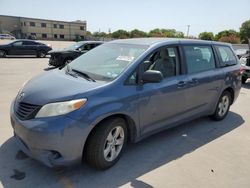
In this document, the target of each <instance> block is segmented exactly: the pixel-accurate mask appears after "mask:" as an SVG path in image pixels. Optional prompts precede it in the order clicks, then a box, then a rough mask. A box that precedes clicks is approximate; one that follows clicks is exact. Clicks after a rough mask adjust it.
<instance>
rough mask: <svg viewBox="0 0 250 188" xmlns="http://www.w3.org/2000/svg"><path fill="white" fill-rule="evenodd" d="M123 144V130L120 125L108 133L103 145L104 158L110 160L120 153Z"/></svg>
mask: <svg viewBox="0 0 250 188" xmlns="http://www.w3.org/2000/svg"><path fill="white" fill-rule="evenodd" d="M123 144H124V130H123V128H122V127H121V126H116V127H114V128H113V129H112V130H111V131H110V132H109V134H108V136H107V138H106V141H105V145H104V150H103V154H104V158H105V160H107V161H109V162H111V161H113V160H115V159H116V158H117V157H118V155H119V154H120V152H121V150H122V147H123Z"/></svg>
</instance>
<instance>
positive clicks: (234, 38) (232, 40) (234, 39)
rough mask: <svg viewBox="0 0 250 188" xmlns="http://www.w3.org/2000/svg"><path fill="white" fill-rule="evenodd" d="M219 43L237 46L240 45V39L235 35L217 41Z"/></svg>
mask: <svg viewBox="0 0 250 188" xmlns="http://www.w3.org/2000/svg"><path fill="white" fill-rule="evenodd" d="M219 41H220V42H228V43H231V44H239V43H240V37H238V36H236V35H229V36H223V37H221V38H220V39H219Z"/></svg>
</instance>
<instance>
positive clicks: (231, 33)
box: [215, 29, 239, 40]
mask: <svg viewBox="0 0 250 188" xmlns="http://www.w3.org/2000/svg"><path fill="white" fill-rule="evenodd" d="M229 36H235V37H239V33H238V32H237V31H235V30H232V29H229V30H224V31H221V32H219V33H218V34H217V35H215V40H220V38H222V37H229Z"/></svg>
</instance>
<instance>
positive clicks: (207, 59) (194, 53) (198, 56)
mask: <svg viewBox="0 0 250 188" xmlns="http://www.w3.org/2000/svg"><path fill="white" fill-rule="evenodd" d="M183 48H184V52H185V57H186V63H187V71H188V73H196V72H201V71H206V70H211V69H214V68H215V60H214V54H213V50H212V47H211V46H184V47H183Z"/></svg>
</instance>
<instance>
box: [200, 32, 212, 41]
mask: <svg viewBox="0 0 250 188" xmlns="http://www.w3.org/2000/svg"><path fill="white" fill-rule="evenodd" d="M199 39H202V40H214V34H213V33H212V32H202V33H200V34H199Z"/></svg>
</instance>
